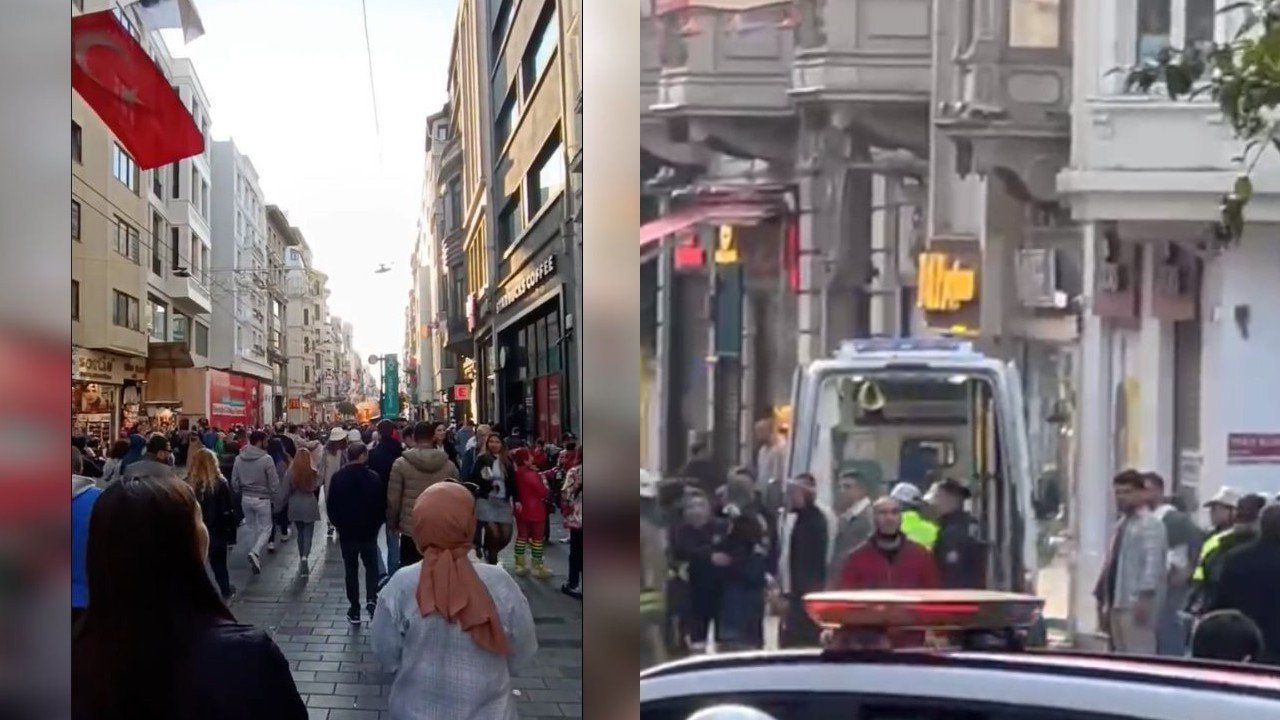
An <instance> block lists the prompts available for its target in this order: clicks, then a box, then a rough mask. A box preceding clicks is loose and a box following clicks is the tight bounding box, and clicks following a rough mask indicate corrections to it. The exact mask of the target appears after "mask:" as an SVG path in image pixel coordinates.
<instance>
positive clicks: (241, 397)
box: [209, 368, 262, 430]
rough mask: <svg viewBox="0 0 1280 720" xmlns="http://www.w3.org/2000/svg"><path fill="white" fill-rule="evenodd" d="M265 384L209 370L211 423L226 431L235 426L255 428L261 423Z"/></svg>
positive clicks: (249, 378) (244, 376)
mask: <svg viewBox="0 0 1280 720" xmlns="http://www.w3.org/2000/svg"><path fill="white" fill-rule="evenodd" d="M261 382H262V381H260V380H259V379H258V378H254V377H248V376H246V375H237V374H234V373H229V372H225V371H223V370H214V369H212V368H211V369H210V370H209V423H210V424H211V425H213V426H214V427H217V428H222V429H223V430H226V429H228V428H230V427H231V426H233V425H245V426H248V427H255V426H257V425H258V424H259V422H260V420H259V418H260V407H261V406H260V402H259V385H260V383H261Z"/></svg>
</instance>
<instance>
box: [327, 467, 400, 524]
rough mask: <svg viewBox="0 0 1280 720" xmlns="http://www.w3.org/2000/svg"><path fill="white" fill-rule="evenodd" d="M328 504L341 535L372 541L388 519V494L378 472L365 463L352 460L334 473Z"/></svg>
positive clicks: (331, 520)
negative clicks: (383, 487) (352, 461)
mask: <svg viewBox="0 0 1280 720" xmlns="http://www.w3.org/2000/svg"><path fill="white" fill-rule="evenodd" d="M325 508H326V509H327V510H328V512H329V522H331V523H333V528H334V529H335V530H337V531H338V537H339V538H341V539H342V540H344V541H346V540H349V541H352V542H369V541H371V540H376V539H377V538H378V529H379V528H381V527H382V523H384V522H386V520H387V494H386V491H385V490H383V489H382V481H381V480H379V479H378V474H377V473H375V472H374V471H372V470H370V469H369V467H368V466H367V465H365V464H364V463H352V464H350V465H347V466H346V467H344V468H342V469H341V470H339V471H338V472H336V473H334V474H333V479H332V480H330V481H329V497H328V499H327V500H325Z"/></svg>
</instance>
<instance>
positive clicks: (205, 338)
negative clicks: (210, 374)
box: [195, 323, 209, 355]
mask: <svg viewBox="0 0 1280 720" xmlns="http://www.w3.org/2000/svg"><path fill="white" fill-rule="evenodd" d="M195 341H196V354H197V355H208V354H209V326H208V325H205V324H203V323H196V330H195Z"/></svg>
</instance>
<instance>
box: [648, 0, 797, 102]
mask: <svg viewBox="0 0 1280 720" xmlns="http://www.w3.org/2000/svg"><path fill="white" fill-rule="evenodd" d="M672 5H676V4H675V3H673V4H672ZM678 5H679V7H678V8H677V7H670V8H664V11H660V12H659V14H657V15H656V16H655V17H653V18H650V19H648V20H647V21H646V24H647V26H648V27H647V28H646V30H645V32H644V33H643V35H644V36H646V39H645V40H643V41H642V43H643V44H642V58H643V60H642V65H641V68H642V70H641V79H642V82H641V94H642V97H641V101H642V102H647V103H648V106H647V107H648V110H649V111H650V112H652V113H654V114H657V115H666V116H671V115H694V116H717V115H747V116H751V115H756V116H765V117H768V116H785V115H790V114H791V112H792V110H791V100H790V98H789V97H788V95H787V91H788V90H789V89H790V86H791V61H792V57H793V45H794V31H793V29H792V24H791V22H790V18H791V14H790V10H789V8H788V7H786V6H780V5H779V6H770V7H765V8H760V9H757V10H753V11H750V12H727V11H722V10H716V9H713V8H710V7H703V6H702V5H703V3H701V2H698V0H686V1H685V2H682V3H678ZM655 61H656V62H655ZM655 70H656V73H655ZM642 107H643V106H642Z"/></svg>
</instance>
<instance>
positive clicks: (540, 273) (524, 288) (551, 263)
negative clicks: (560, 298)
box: [496, 255, 556, 312]
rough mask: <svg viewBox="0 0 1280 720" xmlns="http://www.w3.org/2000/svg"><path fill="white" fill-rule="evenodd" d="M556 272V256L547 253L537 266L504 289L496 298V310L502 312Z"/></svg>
mask: <svg viewBox="0 0 1280 720" xmlns="http://www.w3.org/2000/svg"><path fill="white" fill-rule="evenodd" d="M555 272H556V256H555V255H548V256H547V259H546V260H543V261H542V262H541V263H540V264H539V265H538V266H537V267H535V268H534V269H532V270H530V271H528V272H526V273H525V274H524V275H521V276H520V277H519V278H518V279H517V280H515V281H514V282H512V283H511V284H510V285H509V286H508V287H507V289H506V290H504V291H503V293H502V297H500V298H498V304H497V306H496V307H497V311H498V312H502V311H503V310H506V309H507V308H508V307H511V305H512V303H514V302H516V301H517V300H519V299H520V298H522V297H524V296H525V295H528V294H529V292H530V291H531V290H533V289H534V288H536V287H538V285H540V284H542V281H543V280H546V279H547V278H549V277H551V276H552V275H554V274H555Z"/></svg>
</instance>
